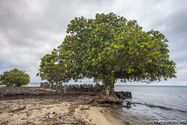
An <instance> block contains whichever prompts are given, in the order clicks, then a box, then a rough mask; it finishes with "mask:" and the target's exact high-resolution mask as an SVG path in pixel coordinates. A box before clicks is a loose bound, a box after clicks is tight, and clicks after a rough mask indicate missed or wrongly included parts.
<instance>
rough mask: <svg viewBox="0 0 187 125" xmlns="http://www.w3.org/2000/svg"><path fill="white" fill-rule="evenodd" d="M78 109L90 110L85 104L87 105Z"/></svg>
mask: <svg viewBox="0 0 187 125" xmlns="http://www.w3.org/2000/svg"><path fill="white" fill-rule="evenodd" d="M80 110H90V106H87V107H81V108H80Z"/></svg>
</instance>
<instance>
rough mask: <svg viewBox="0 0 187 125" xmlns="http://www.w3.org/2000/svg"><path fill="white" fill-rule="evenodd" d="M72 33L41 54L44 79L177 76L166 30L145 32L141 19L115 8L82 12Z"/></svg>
mask: <svg viewBox="0 0 187 125" xmlns="http://www.w3.org/2000/svg"><path fill="white" fill-rule="evenodd" d="M67 33H68V35H66V37H65V39H64V41H63V42H62V44H61V45H60V46H59V47H58V48H57V49H53V51H52V52H51V54H47V55H45V56H44V57H43V58H42V59H41V64H40V72H39V73H38V74H37V75H39V76H40V77H41V79H42V80H48V81H49V82H52V83H54V82H56V83H60V82H68V81H69V80H71V79H73V80H75V81H77V80H79V79H83V78H93V79H94V80H98V81H102V82H103V84H104V86H105V87H110V86H112V85H113V84H114V83H115V82H116V80H118V79H121V80H122V81H123V82H126V81H146V82H152V81H160V80H161V79H162V78H164V79H165V80H167V78H172V77H176V76H175V73H176V71H175V65H176V64H175V62H173V61H171V60H169V55H168V52H169V50H168V45H167V42H168V40H167V39H166V38H165V36H164V34H162V33H160V32H159V31H153V30H150V31H148V32H145V31H143V30H142V27H140V26H139V25H138V24H137V21H136V20H127V19H125V18H124V17H120V16H117V15H116V14H114V13H109V14H103V13H102V14H96V17H95V19H86V18H84V17H79V18H77V17H76V18H75V19H74V20H72V21H71V23H70V24H68V28H67Z"/></svg>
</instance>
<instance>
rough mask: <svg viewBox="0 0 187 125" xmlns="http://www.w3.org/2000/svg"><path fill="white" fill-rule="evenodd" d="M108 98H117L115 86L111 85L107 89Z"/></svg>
mask: <svg viewBox="0 0 187 125" xmlns="http://www.w3.org/2000/svg"><path fill="white" fill-rule="evenodd" d="M105 94H106V96H116V95H115V94H114V85H110V86H107V87H106V93H105Z"/></svg>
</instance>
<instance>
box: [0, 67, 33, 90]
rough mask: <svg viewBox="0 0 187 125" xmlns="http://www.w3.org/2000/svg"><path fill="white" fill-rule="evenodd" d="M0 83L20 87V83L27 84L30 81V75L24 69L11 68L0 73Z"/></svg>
mask: <svg viewBox="0 0 187 125" xmlns="http://www.w3.org/2000/svg"><path fill="white" fill-rule="evenodd" d="M0 82H1V83H0V84H1V85H6V86H13V85H15V86H16V87H20V86H22V85H28V83H29V82H30V77H29V75H28V74H27V73H25V71H21V70H18V69H16V68H15V69H13V70H10V71H5V72H4V73H3V74H1V75H0Z"/></svg>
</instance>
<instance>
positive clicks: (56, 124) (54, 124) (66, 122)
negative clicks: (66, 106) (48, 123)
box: [52, 121, 78, 125]
mask: <svg viewBox="0 0 187 125" xmlns="http://www.w3.org/2000/svg"><path fill="white" fill-rule="evenodd" d="M61 124H78V122H69V121H62V122H58V123H53V124H52V125H61Z"/></svg>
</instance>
